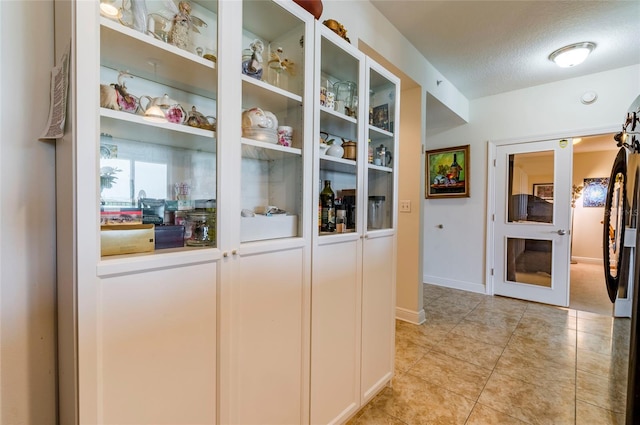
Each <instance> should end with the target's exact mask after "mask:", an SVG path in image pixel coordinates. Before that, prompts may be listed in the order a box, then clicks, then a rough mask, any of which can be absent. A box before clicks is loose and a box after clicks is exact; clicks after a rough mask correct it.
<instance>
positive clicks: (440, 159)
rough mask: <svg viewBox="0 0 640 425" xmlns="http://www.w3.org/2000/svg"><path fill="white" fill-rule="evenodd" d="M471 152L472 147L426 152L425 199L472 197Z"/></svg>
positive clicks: (455, 147)
mask: <svg viewBox="0 0 640 425" xmlns="http://www.w3.org/2000/svg"><path fill="white" fill-rule="evenodd" d="M470 151H471V148H470V145H461V146H453V147H448V148H441V149H433V150H427V151H425V194H424V195H425V196H424V197H425V199H443V198H445V199H446V198H469V197H470V196H471V191H470V189H471V178H470V176H471V172H470V165H471V156H470ZM456 166H457V167H456ZM456 168H457V169H456Z"/></svg>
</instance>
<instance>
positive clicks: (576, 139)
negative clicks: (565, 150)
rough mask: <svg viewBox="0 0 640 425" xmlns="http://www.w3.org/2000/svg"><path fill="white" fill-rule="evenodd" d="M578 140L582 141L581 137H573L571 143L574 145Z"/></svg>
mask: <svg viewBox="0 0 640 425" xmlns="http://www.w3.org/2000/svg"><path fill="white" fill-rule="evenodd" d="M580 142H582V137H574V138H573V144H574V145H577V144H578V143H580Z"/></svg>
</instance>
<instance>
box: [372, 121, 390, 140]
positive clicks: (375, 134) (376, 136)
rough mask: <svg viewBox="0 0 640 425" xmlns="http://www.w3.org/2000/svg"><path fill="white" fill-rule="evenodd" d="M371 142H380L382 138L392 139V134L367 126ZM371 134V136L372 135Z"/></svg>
mask: <svg viewBox="0 0 640 425" xmlns="http://www.w3.org/2000/svg"><path fill="white" fill-rule="evenodd" d="M369 131H370V133H369V134H370V135H371V140H380V139H382V138H385V139H386V138H393V133H392V132H390V131H387V130H384V129H382V128H379V127H376V126H374V125H371V124H369ZM372 133H373V134H372Z"/></svg>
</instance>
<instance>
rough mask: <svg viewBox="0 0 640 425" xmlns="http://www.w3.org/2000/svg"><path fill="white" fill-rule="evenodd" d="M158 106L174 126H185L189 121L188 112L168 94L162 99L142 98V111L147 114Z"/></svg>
mask: <svg viewBox="0 0 640 425" xmlns="http://www.w3.org/2000/svg"><path fill="white" fill-rule="evenodd" d="M154 106H157V107H158V108H160V110H161V111H162V113H163V114H164V116H165V118H166V119H167V121H169V122H172V123H174V124H184V123H185V122H186V121H187V111H185V110H184V108H183V107H182V105H180V104H179V103H178V102H176V101H175V100H173V99H171V98H170V97H169V95H168V94H165V95H164V96H162V97H153V98H152V97H150V96H146V95H145V96H140V109H142V111H143V112H147V110H148V109H149V108H152V107H154Z"/></svg>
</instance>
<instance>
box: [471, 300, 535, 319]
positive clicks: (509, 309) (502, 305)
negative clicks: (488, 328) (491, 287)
mask: <svg viewBox="0 0 640 425" xmlns="http://www.w3.org/2000/svg"><path fill="white" fill-rule="evenodd" d="M477 308H479V309H485V310H490V311H496V312H502V313H507V314H519V315H520V316H522V314H523V313H524V312H525V310H526V309H527V303H526V302H525V301H521V300H516V299H513V298H503V297H498V296H495V297H486V298H485V299H483V300H482V301H481V302H480V304H478V307H477Z"/></svg>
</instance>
